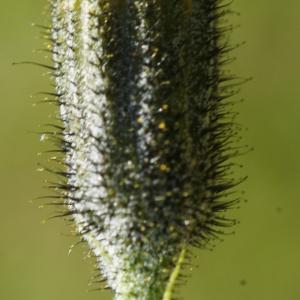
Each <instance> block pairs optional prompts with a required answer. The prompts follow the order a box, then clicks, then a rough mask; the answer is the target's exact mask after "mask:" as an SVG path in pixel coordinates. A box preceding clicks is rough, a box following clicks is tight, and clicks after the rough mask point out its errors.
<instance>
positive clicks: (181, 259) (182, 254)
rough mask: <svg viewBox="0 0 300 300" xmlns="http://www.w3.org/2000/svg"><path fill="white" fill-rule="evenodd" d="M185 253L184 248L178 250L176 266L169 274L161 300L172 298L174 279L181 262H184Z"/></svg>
mask: <svg viewBox="0 0 300 300" xmlns="http://www.w3.org/2000/svg"><path fill="white" fill-rule="evenodd" d="M185 254H186V249H185V248H183V249H182V250H181V252H180V255H179V258H178V261H177V264H176V267H175V269H174V271H173V272H172V274H171V276H170V279H169V281H168V284H167V287H166V290H165V293H164V296H163V299H162V300H171V299H172V294H173V290H174V287H175V284H176V280H177V278H178V276H179V274H180V270H181V267H182V264H183V262H184V258H185Z"/></svg>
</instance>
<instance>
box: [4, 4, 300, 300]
mask: <svg viewBox="0 0 300 300" xmlns="http://www.w3.org/2000/svg"><path fill="white" fill-rule="evenodd" d="M46 5H47V1H46V0H26V1H25V0H24V1H4V0H1V4H0V97H1V101H0V122H1V124H0V136H1V147H0V188H1V200H0V201H1V209H0V237H1V240H0V243H1V246H0V299H1V300H41V299H42V300H54V299H55V300H69V299H70V300H71V299H72V300H83V299H84V300H94V299H102V300H106V299H111V295H110V294H109V293H108V292H99V291H92V292H87V290H88V289H92V288H95V287H96V286H95V285H92V286H88V283H89V282H90V281H91V276H92V275H93V274H94V271H93V270H94V268H93V260H91V259H86V257H87V249H86V247H84V246H79V247H76V248H75V249H74V251H73V252H72V254H71V255H70V256H68V250H69V247H70V245H71V244H72V243H74V241H75V239H74V238H73V237H71V236H70V228H69V227H68V226H67V225H66V224H65V222H64V221H63V220H54V221H50V222H47V223H46V224H42V223H43V222H42V221H43V220H44V219H46V218H48V217H49V216H51V215H52V213H53V209H39V208H38V206H39V203H38V202H34V203H33V204H30V200H31V199H33V198H35V197H37V196H40V195H45V194H47V191H46V190H44V189H43V188H42V186H43V185H44V184H43V183H42V180H43V179H44V178H45V174H41V173H38V172H36V168H37V161H41V159H40V158H38V157H37V153H38V152H41V151H43V150H45V149H48V146H47V145H43V144H42V143H40V141H39V138H38V136H37V135H36V134H34V133H32V132H33V131H38V130H39V128H38V126H39V125H40V124H43V123H47V122H48V121H49V118H48V116H49V114H51V113H52V114H53V112H54V110H55V108H54V107H52V106H49V105H37V106H34V105H33V104H34V103H35V102H37V101H38V100H39V98H38V97H36V98H30V94H33V93H35V92H39V91H48V90H51V87H50V82H49V80H48V78H47V76H42V75H43V74H42V72H43V70H41V69H40V68H36V67H34V66H15V67H14V66H12V62H14V61H23V60H34V61H45V60H44V58H43V56H42V55H41V54H38V53H33V52H32V50H34V49H38V48H41V47H42V41H41V39H40V38H39V34H38V32H39V29H37V28H34V27H32V26H31V23H32V22H36V23H40V24H45V20H46V19H47V17H46V15H43V11H45V8H46ZM233 8H234V9H235V10H237V11H239V12H240V13H241V16H240V17H234V20H233V21H234V22H235V23H237V24H240V25H241V27H240V28H238V29H236V30H235V31H234V33H233V36H232V39H233V41H234V42H235V41H239V42H241V41H246V42H247V44H246V45H245V46H242V47H240V48H239V49H238V50H236V52H235V55H236V56H237V58H238V60H237V61H236V62H235V63H234V64H233V65H232V68H233V70H234V72H235V73H236V74H239V75H241V76H244V77H248V76H253V78H254V80H253V81H251V82H250V83H247V84H246V85H244V86H243V89H242V92H241V97H242V98H245V99H246V101H245V102H244V103H243V104H240V105H238V106H237V107H236V109H237V110H239V111H240V112H241V116H240V122H241V123H242V124H243V126H244V127H245V128H248V130H245V131H243V136H244V143H245V144H249V145H251V146H253V147H254V148H255V151H253V152H251V153H250V154H248V155H246V156H244V157H242V158H241V161H242V163H243V164H244V165H245V167H244V169H243V171H242V172H243V173H244V174H248V175H249V179H248V181H247V182H246V183H244V184H243V187H242V189H244V190H245V191H246V195H245V196H246V198H247V199H249V202H248V203H247V204H243V205H241V208H240V209H239V210H238V211H237V212H235V214H237V215H238V216H239V219H240V220H241V224H240V225H239V226H238V227H237V228H236V234H235V235H232V236H228V237H226V239H225V242H224V243H220V244H218V246H217V248H216V249H215V250H214V251H213V252H209V251H198V252H197V253H196V254H197V256H198V257H197V259H196V261H195V265H197V267H195V268H194V269H193V270H192V271H188V272H187V273H188V276H190V278H189V280H188V283H187V284H186V285H185V286H184V287H182V288H180V294H178V295H180V296H181V297H182V298H183V299H185V300H219V299H222V300H227V299H228V300H229V299H230V300H241V299H242V300H254V299H255V300H260V299H263V300H282V299H287V300H297V299H300V284H299V280H300V234H299V230H300V201H299V195H300V182H299V175H300V159H299V154H300V136H299V130H300V118H299V116H300V102H299V96H300V81H299V80H300V78H299V69H300V60H299V53H300V37H299V29H300V18H299V11H300V2H299V0H289V1H271V0H265V1H261V0H251V1H244V0H235V2H234V4H233Z"/></svg>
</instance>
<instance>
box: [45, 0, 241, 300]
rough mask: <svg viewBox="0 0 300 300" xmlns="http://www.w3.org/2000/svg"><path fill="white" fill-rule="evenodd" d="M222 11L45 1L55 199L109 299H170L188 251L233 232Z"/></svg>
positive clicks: (234, 150) (188, 5) (174, 2)
mask: <svg viewBox="0 0 300 300" xmlns="http://www.w3.org/2000/svg"><path fill="white" fill-rule="evenodd" d="M228 6H229V4H226V3H223V1H222V0H51V1H50V8H51V16H52V25H51V28H50V32H51V34H50V40H51V42H52V49H51V52H52V57H53V75H54V77H55V85H56V91H55V93H51V96H53V97H54V98H55V101H56V103H57V104H58V106H59V115H60V119H61V121H62V126H60V125H55V126H54V131H55V132H56V134H55V141H56V143H57V145H58V147H59V149H58V150H57V152H61V153H63V154H64V158H63V163H64V165H65V168H64V169H63V170H57V171H55V173H56V174H58V175H60V176H62V177H63V178H65V179H64V180H63V181H62V182H58V183H57V184H53V185H52V187H53V188H55V189H56V190H57V191H61V192H59V194H58V195H55V196H54V198H55V199H59V198H61V199H63V203H64V204H65V205H66V206H67V208H68V211H67V212H65V213H63V214H62V216H64V217H65V216H70V217H71V218H72V219H73V220H74V222H75V224H76V226H77V230H78V233H79V234H80V235H81V236H82V239H84V240H86V241H87V242H88V244H89V246H90V247H91V249H92V251H93V252H94V254H95V256H96V257H97V260H98V263H99V268H100V270H101V273H102V275H103V277H104V278H105V279H106V280H107V284H108V286H109V287H110V288H111V289H113V290H114V291H115V295H116V296H115V299H117V300H129V299H130V300H161V299H163V300H170V299H171V297H172V289H173V287H174V282H175V281H176V279H178V275H179V273H180V269H181V267H182V265H183V264H184V263H183V262H184V259H185V257H186V256H188V254H187V253H186V252H187V251H189V249H191V248H192V247H205V246H206V245H207V243H208V242H209V241H210V240H211V239H214V238H217V237H218V236H219V235H220V234H222V233H224V229H223V228H224V227H225V228H226V227H231V226H232V225H234V224H235V223H236V221H235V220H233V219H231V218H228V217H226V216H224V212H225V211H227V210H228V209H230V208H232V207H235V205H236V204H237V203H238V202H239V199H238V198H237V199H235V198H234V196H233V195H234V193H233V191H234V190H233V189H234V187H235V186H236V185H237V184H238V183H239V182H240V181H242V180H243V179H241V180H234V179H233V178H231V175H230V174H231V173H230V172H231V171H232V168H233V166H234V163H233V162H232V158H233V157H235V156H237V155H239V154H240V153H241V151H242V150H241V149H240V148H239V147H236V146H235V145H234V144H235V142H236V139H237V137H238V132H239V126H238V125H237V124H236V123H235V119H234V118H235V114H234V112H232V111H231V104H232V100H231V99H232V98H231V96H232V95H234V94H235V93H236V92H237V86H238V85H239V84H240V83H241V81H240V80H239V79H238V78H236V77H235V76H232V75H230V74H228V73H226V72H225V68H224V65H225V64H228V63H229V62H230V61H231V57H230V51H231V50H232V48H233V47H231V46H230V44H229V43H228V39H227V36H228V32H230V31H231V30H232V27H230V26H227V25H226V23H225V25H223V21H224V18H225V17H226V15H227V14H228V13H230V10H229V8H228ZM46 29H47V30H48V28H46ZM47 101H53V100H52V99H51V100H47ZM48 134H49V133H48ZM50 134H51V133H50ZM225 231H226V230H225Z"/></svg>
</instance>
